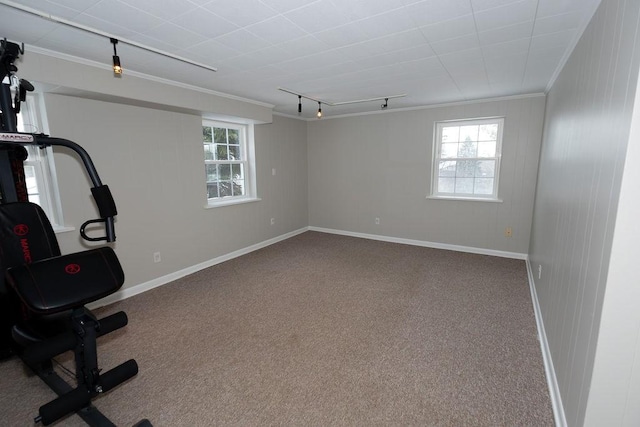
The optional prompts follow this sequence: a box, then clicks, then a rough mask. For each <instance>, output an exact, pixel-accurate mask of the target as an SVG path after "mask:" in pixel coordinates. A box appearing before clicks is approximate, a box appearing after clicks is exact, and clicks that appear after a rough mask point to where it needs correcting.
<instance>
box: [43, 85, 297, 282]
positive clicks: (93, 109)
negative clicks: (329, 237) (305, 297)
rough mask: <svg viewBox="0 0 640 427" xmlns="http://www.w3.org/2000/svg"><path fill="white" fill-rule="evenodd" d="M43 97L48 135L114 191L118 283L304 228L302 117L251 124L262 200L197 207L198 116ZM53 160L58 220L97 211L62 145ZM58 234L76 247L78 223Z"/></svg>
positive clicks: (200, 192) (201, 196) (200, 168)
mask: <svg viewBox="0 0 640 427" xmlns="http://www.w3.org/2000/svg"><path fill="white" fill-rule="evenodd" d="M45 101H46V107H47V114H48V119H49V128H50V131H51V134H52V135H55V136H58V137H63V138H67V139H71V140H73V141H75V142H77V143H79V144H81V145H82V146H83V147H84V148H85V149H87V151H88V152H89V153H90V154H91V156H92V157H93V159H94V162H95V164H96V167H97V168H98V171H99V173H100V176H101V178H102V181H103V182H104V183H105V184H108V185H109V187H110V188H111V191H112V193H113V195H114V197H115V199H116V202H117V205H118V213H119V214H118V217H117V222H116V233H117V242H116V243H115V245H114V247H115V249H116V252H117V254H118V256H119V257H120V259H121V262H122V264H123V268H124V270H125V272H126V276H127V281H126V284H125V286H126V287H130V286H133V285H137V284H141V283H144V282H147V281H149V280H151V279H154V278H157V277H161V276H163V275H167V274H170V273H173V272H175V271H178V270H181V269H183V268H187V267H191V266H193V265H195V264H198V263H200V262H204V261H208V260H211V259H213V258H215V257H218V256H221V255H225V254H228V253H230V252H233V251H235V250H238V249H243V248H245V247H248V246H251V245H253V244H256V243H260V242H262V241H265V240H268V239H270V238H273V237H276V236H280V235H282V234H285V233H287V232H289V231H293V230H297V229H300V228H302V227H306V226H307V221H308V211H307V173H306V169H307V167H306V162H307V152H306V143H305V138H306V125H305V123H304V122H300V121H297V120H292V119H287V118H281V117H274V121H273V123H272V124H264V125H258V126H256V127H255V146H256V157H257V165H256V169H257V174H258V175H257V183H258V184H257V186H258V196H259V197H261V198H262V200H261V201H258V202H252V203H246V204H241V205H234V206H225V207H219V208H213V209H205V208H204V206H205V204H206V195H205V194H206V193H205V183H204V162H203V160H204V158H203V152H202V128H201V125H202V121H201V117H199V116H195V115H188V114H182V113H175V112H168V111H161V110H156V109H149V108H141V107H135V106H129V105H121V104H114V103H108V102H102V101H94V100H87V99H81V98H75V97H69V96H61V95H53V94H49V95H47V96H46V97H45ZM55 161H56V167H57V170H58V180H59V187H60V192H61V199H62V204H63V210H64V214H65V223H66V224H67V225H72V226H75V227H76V229H77V228H79V226H80V224H82V222H83V221H84V220H86V219H89V218H95V217H96V216H95V215H96V213H95V212H96V211H95V208H94V206H93V202H92V200H91V197H90V194H91V193H90V191H89V184H88V180H87V178H86V177H85V176H84V174H83V172H82V170H81V168H80V165H79V163H78V161H77V160H76V159H75V158H74V157H72V156H71V155H70V154H68V153H66V152H65V151H64V150H56V152H55ZM272 168H276V175H275V176H273V175H272ZM270 218H275V219H276V224H275V225H273V226H272V225H270ZM59 238H60V241H61V246H62V249H63V251H65V252H71V251H77V250H81V249H82V248H83V246H82V245H83V243H82V242H81V241H80V239H79V236H78V232H77V230H76V231H74V232H68V233H62V234H60V235H59ZM156 251H159V252H161V255H162V262H161V263H159V264H154V263H153V253H154V252H156Z"/></svg>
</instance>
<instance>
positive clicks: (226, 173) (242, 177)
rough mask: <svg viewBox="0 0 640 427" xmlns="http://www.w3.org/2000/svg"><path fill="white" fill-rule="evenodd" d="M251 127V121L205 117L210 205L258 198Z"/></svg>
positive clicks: (205, 144)
mask: <svg viewBox="0 0 640 427" xmlns="http://www.w3.org/2000/svg"><path fill="white" fill-rule="evenodd" d="M252 130H253V127H252V126H250V125H243V124H235V123H223V122H214V121H203V123H202V142H203V144H204V169H205V176H206V182H207V200H208V203H209V205H213V206H215V205H221V204H230V203H236V202H244V201H249V200H255V182H254V174H253V170H254V161H253V157H254V156H253V152H254V150H253V132H252Z"/></svg>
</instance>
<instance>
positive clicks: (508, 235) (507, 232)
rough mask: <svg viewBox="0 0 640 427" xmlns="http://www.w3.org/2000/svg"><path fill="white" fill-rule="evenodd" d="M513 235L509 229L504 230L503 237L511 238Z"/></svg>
mask: <svg viewBox="0 0 640 427" xmlns="http://www.w3.org/2000/svg"><path fill="white" fill-rule="evenodd" d="M512 235H513V230H512V229H511V227H507V228H505V229H504V236H505V237H511V236H512Z"/></svg>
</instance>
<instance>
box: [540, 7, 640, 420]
mask: <svg viewBox="0 0 640 427" xmlns="http://www.w3.org/2000/svg"><path fill="white" fill-rule="evenodd" d="M639 9H640V3H638V2H637V1H632V0H626V1H625V0H604V1H602V3H601V5H600V7H599V8H598V10H597V11H596V13H595V15H594V17H593V19H592V21H591V23H590V24H589V25H588V27H587V28H586V30H585V32H584V34H583V35H582V38H581V40H580V41H579V43H578V44H577V46H576V48H575V50H574V51H573V53H572V55H571V57H570V58H569V60H568V61H567V63H566V65H565V67H564V69H563V70H562V72H561V73H560V74H559V76H558V78H557V80H556V81H555V83H554V85H553V87H552V88H551V90H550V92H549V93H548V95H547V108H546V115H545V129H544V136H543V144H542V150H541V155H540V166H539V172H538V183H537V190H536V197H535V208H534V211H533V212H534V213H533V227H532V233H531V243H530V250H529V257H530V262H531V266H532V271H533V277H534V280H535V288H536V294H537V296H538V303H539V306H540V310H541V314H542V318H543V321H544V328H545V331H546V339H547V341H548V346H549V349H550V353H551V356H552V359H553V365H554V368H555V370H556V378H557V380H558V386H559V389H560V390H559V391H560V395H561V397H562V404H563V406H564V409H565V416H566V420H567V423H568V425H570V426H579V425H583V424H584V425H602V424H598V422H596V420H598V419H599V420H605V419H606V420H607V422H609V423H611V424H612V425H621V424H619V423H617V422H615V420H616V419H619V418H617V417H618V415H619V414H621V412H619V411H618V409H619V405H618V406H616V405H608V406H607V407H601V406H600V405H599V403H598V399H597V398H595V396H599V395H602V391H603V390H604V389H606V386H605V384H606V380H602V377H600V378H598V377H595V376H594V377H593V378H592V373H594V375H595V373H597V372H600V371H601V370H602V371H604V372H607V371H608V372H609V373H611V374H614V373H615V371H616V368H615V366H614V365H615V364H614V363H612V359H611V358H608V357H607V353H606V351H605V350H603V349H601V348H599V346H600V345H601V343H605V342H607V341H610V339H611V335H610V334H612V333H614V332H612V330H611V329H602V328H603V326H602V325H605V324H608V323H609V322H610V321H611V319H609V318H607V317H606V316H608V315H609V314H608V313H607V311H605V310H604V308H605V307H607V306H608V304H607V298H608V297H607V295H608V293H609V290H608V288H609V286H610V285H611V284H610V283H609V281H610V275H611V274H612V272H611V271H610V266H611V265H613V264H610V258H611V256H612V254H613V252H612V242H613V236H614V227H615V224H616V218H617V216H618V215H619V212H618V203H619V199H620V197H621V184H622V176H623V167H624V162H625V155H626V153H627V147H628V143H629V132H630V131H629V129H630V123H631V114H632V111H633V106H634V101H635V91H636V82H637V78H638V68H639V64H640V56H639V54H638V46H640V44H639V42H640V37H639V35H638V28H639V27H638V19H639V18H640V10H639ZM636 143H637V141H636ZM636 184H637V183H636ZM621 206H622V205H621ZM538 268H541V269H542V270H541V271H542V274H541V276H540V278H538ZM612 312H615V309H614V310H613V311H612ZM636 334H637V330H636ZM633 345H635V343H633ZM597 354H598V355H601V356H602V357H600V358H599V359H596V355H597ZM618 374H619V372H618ZM627 374H628V372H627ZM623 376H628V375H623ZM609 381H610V384H609V386H611V384H613V388H617V387H618V386H621V384H619V383H617V381H619V379H618V378H617V377H616V376H615V375H613V376H611V377H610V378H609ZM603 387H604V388H603ZM590 395H592V396H591V397H590Z"/></svg>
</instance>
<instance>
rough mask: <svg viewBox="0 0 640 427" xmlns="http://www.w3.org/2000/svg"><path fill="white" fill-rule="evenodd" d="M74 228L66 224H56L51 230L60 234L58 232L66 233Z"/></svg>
mask: <svg viewBox="0 0 640 427" xmlns="http://www.w3.org/2000/svg"><path fill="white" fill-rule="evenodd" d="M75 230H76V228H75V227H69V226H66V225H56V226H54V227H53V232H54V233H56V234H60V233H68V232H70V231H75Z"/></svg>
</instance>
